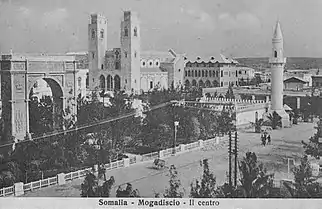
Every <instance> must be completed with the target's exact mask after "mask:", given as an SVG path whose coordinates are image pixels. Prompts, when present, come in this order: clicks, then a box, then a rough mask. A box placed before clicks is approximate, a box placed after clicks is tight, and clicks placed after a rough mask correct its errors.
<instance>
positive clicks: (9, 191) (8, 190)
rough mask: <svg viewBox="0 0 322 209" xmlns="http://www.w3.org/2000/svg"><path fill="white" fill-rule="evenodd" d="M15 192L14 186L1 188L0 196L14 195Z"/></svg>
mask: <svg viewBox="0 0 322 209" xmlns="http://www.w3.org/2000/svg"><path fill="white" fill-rule="evenodd" d="M14 193H15V188H14V186H11V187H5V188H2V189H0V197H5V196H11V195H14Z"/></svg>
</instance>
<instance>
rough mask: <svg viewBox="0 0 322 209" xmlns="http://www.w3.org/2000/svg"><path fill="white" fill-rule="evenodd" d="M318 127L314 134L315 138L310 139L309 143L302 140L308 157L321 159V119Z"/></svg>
mask: <svg viewBox="0 0 322 209" xmlns="http://www.w3.org/2000/svg"><path fill="white" fill-rule="evenodd" d="M317 125H318V126H317V127H315V128H316V129H317V132H316V133H315V134H314V136H312V137H311V138H310V139H309V142H308V143H306V142H304V141H303V140H302V144H303V147H304V152H305V154H306V155H310V156H313V157H315V158H316V159H320V156H322V144H321V143H320V138H321V137H322V118H320V120H319V122H318V123H317Z"/></svg>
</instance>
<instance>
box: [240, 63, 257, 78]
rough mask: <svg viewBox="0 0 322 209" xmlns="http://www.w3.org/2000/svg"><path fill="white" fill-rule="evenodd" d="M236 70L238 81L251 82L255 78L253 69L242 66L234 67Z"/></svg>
mask: <svg viewBox="0 0 322 209" xmlns="http://www.w3.org/2000/svg"><path fill="white" fill-rule="evenodd" d="M236 67H237V68H238V69H237V70H238V81H239V82H240V81H241V80H242V81H247V80H249V81H251V80H252V79H253V78H254V77H255V69H253V68H250V67H245V66H242V65H237V66H236Z"/></svg>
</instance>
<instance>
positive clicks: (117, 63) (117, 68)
mask: <svg viewBox="0 0 322 209" xmlns="http://www.w3.org/2000/svg"><path fill="white" fill-rule="evenodd" d="M115 69H116V70H119V69H120V62H119V61H116V62H115Z"/></svg>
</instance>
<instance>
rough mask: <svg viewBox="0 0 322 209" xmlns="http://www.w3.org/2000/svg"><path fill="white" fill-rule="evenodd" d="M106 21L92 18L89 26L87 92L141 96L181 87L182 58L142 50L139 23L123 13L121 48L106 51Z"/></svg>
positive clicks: (100, 17) (134, 15)
mask: <svg viewBox="0 0 322 209" xmlns="http://www.w3.org/2000/svg"><path fill="white" fill-rule="evenodd" d="M106 31H107V19H106V18H105V17H104V16H102V15H99V14H93V15H91V19H90V23H89V26H88V42H89V44H88V46H89V48H88V50H89V52H88V53H89V54H88V61H89V88H90V90H95V89H97V88H98V89H100V90H125V91H126V92H128V93H130V92H133V93H136V94H138V93H140V92H141V91H149V90H151V89H154V88H168V87H170V86H171V85H173V86H174V87H177V86H179V85H181V84H182V81H183V73H184V70H183V69H184V59H183V55H180V54H176V53H175V52H174V51H173V50H169V52H151V51H150V52H144V51H141V40H140V39H141V36H140V21H139V18H138V15H137V14H136V13H135V12H131V11H125V12H124V16H123V20H122V22H121V33H120V34H121V35H120V48H113V49H110V50H108V49H107V45H108V43H107V37H106Z"/></svg>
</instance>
